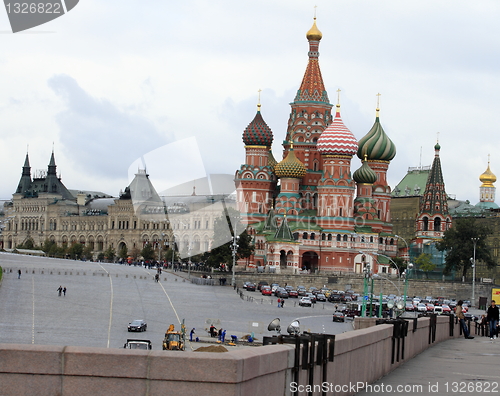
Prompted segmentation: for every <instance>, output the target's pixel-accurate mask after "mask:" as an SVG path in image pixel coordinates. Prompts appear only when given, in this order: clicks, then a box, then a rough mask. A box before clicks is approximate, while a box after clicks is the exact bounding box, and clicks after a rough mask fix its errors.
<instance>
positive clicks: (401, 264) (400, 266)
mask: <svg viewBox="0 0 500 396" xmlns="http://www.w3.org/2000/svg"><path fill="white" fill-rule="evenodd" d="M392 261H394V263H396V265H394V263H393V262H392ZM392 261H391V267H392V268H395V269H397V270H399V272H400V274H399V275H401V274H402V273H403V272H404V270H405V269H406V267H407V266H408V263H407V262H406V261H405V260H404V259H403V257H394V258H393V259H392Z"/></svg>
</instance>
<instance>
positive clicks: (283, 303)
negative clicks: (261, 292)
mask: <svg viewBox="0 0 500 396" xmlns="http://www.w3.org/2000/svg"><path fill="white" fill-rule="evenodd" d="M284 306H285V299H284V298H282V299H281V308H283V307H284Z"/></svg>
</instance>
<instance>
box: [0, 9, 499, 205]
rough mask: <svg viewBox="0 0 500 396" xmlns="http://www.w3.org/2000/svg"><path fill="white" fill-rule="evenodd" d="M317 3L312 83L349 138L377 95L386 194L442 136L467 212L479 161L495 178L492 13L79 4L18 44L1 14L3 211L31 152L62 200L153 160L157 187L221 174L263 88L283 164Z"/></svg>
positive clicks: (234, 156) (115, 183)
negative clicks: (336, 111) (387, 143)
mask: <svg viewBox="0 0 500 396" xmlns="http://www.w3.org/2000/svg"><path fill="white" fill-rule="evenodd" d="M315 5H317V6H318V7H317V25H318V28H319V29H320V30H321V31H322V33H323V39H322V41H321V44H320V66H321V70H322V74H323V79H324V83H325V86H326V88H327V90H328V93H329V97H330V101H331V102H332V103H335V102H336V90H337V89H338V88H340V89H341V90H342V93H341V105H342V118H343V120H344V123H345V124H346V126H347V127H348V128H349V129H350V130H351V131H352V132H353V133H354V135H355V136H356V138H357V139H358V140H359V139H361V138H362V137H363V136H364V135H365V134H366V133H367V132H368V131H369V129H370V128H371V126H372V124H373V122H374V117H375V107H376V94H377V93H378V92H380V93H381V99H380V107H381V112H380V117H381V123H382V125H383V127H384V129H385V131H386V133H387V134H388V136H389V137H390V138H391V139H392V141H393V142H394V143H395V145H396V147H397V154H396V157H395V159H394V160H393V161H392V162H391V165H390V167H389V171H388V181H389V184H390V185H391V186H392V187H394V186H395V185H396V184H397V183H398V182H399V181H400V180H401V179H402V178H403V177H404V175H405V174H406V171H407V169H408V167H415V166H419V165H430V164H431V163H432V160H433V156H434V150H433V146H434V144H435V143H436V138H437V133H438V132H439V143H440V145H441V162H442V168H443V175H444V178H445V183H446V191H447V192H448V194H454V195H456V197H457V199H462V200H466V199H468V200H470V201H471V202H472V203H476V202H477V201H478V200H479V186H480V182H479V180H478V177H479V175H480V174H481V173H483V172H484V171H485V170H486V167H487V161H488V154H491V170H492V171H493V173H495V174H497V175H500V158H499V157H498V155H497V153H498V149H499V148H500V134H499V133H498V131H499V127H500V119H499V118H500V117H499V110H498V109H500V93H499V87H500V59H499V58H500V56H499V54H500V32H499V27H498V26H499V25H498V23H499V22H498V21H499V20H500V2H498V1H497V0H482V1H479V2H471V1H461V0H449V1H435V0H419V1H410V0H405V1H401V0H385V1H384V0H382V1H377V2H375V1H369V0H364V1H360V0H359V1H358V0H349V1H346V0H344V1H339V0H314V1H312V0H240V1H229V0H211V1H206V0H198V1H193V0H185V1H182V2H180V1H179V2H177V1H165V0H141V1H139V0H101V1H97V0H81V1H80V3H79V4H78V5H77V6H76V7H75V8H74V9H73V10H72V11H71V12H69V13H68V14H67V15H64V16H62V17H60V18H58V19H56V20H54V21H52V22H49V23H48V24H45V25H41V26H39V27H36V28H33V29H31V30H28V31H26V32H24V33H16V34H12V33H11V31H10V25H9V22H8V19H7V15H6V12H4V11H0V31H1V33H3V34H1V35H0V40H1V42H2V47H1V48H2V50H1V51H0V87H1V89H0V125H1V127H0V150H1V151H0V165H1V167H2V169H3V172H2V183H1V184H0V198H9V197H11V194H12V193H13V192H14V191H15V189H16V187H17V183H18V181H19V178H20V176H21V170H22V166H23V162H24V157H25V154H26V150H27V149H28V151H29V155H30V161H31V166H32V171H33V172H35V171H36V170H38V169H43V170H46V168H47V165H48V162H49V159H50V154H51V151H52V147H54V152H55V158H56V163H57V166H58V172H60V173H61V175H62V180H63V182H64V183H65V185H66V186H67V187H68V188H70V189H81V190H101V191H103V192H106V193H108V194H111V195H114V196H117V195H118V193H119V191H120V189H124V188H125V186H127V185H128V183H129V177H128V173H129V167H132V169H133V168H134V167H137V166H138V165H137V164H138V162H137V161H139V162H140V163H143V162H144V161H145V158H149V161H150V162H151V161H158V162H159V164H158V163H156V164H151V163H150V164H149V165H148V164H146V165H147V166H148V167H150V168H151V169H153V168H155V167H156V168H161V167H162V164H161V155H151V152H154V153H156V154H161V153H162V152H164V153H166V154H165V155H168V156H169V161H168V162H166V164H168V165H165V166H164V168H163V175H164V176H165V177H168V176H169V175H172V177H174V176H175V180H179V182H181V181H182V180H190V179H192V178H193V177H202V175H204V174H205V173H226V174H231V175H232V174H234V172H235V170H236V169H237V168H239V166H240V164H241V163H243V162H244V159H245V154H244V146H243V142H242V132H243V130H244V128H245V127H246V126H247V125H248V123H249V122H250V121H251V120H252V119H253V117H254V115H255V111H256V104H257V91H258V90H259V89H262V93H261V103H262V115H263V117H264V119H265V120H266V122H267V123H268V125H269V126H270V127H271V129H272V131H273V133H274V137H275V141H274V144H273V151H274V155H275V157H276V158H277V159H278V160H279V159H281V157H282V148H281V145H280V144H281V142H282V141H283V139H284V137H285V132H286V126H287V120H288V115H289V111H290V107H289V103H290V102H291V101H292V100H293V99H294V96H295V93H296V91H297V89H298V87H299V85H300V82H301V80H302V77H303V74H304V71H305V68H306V65H307V59H308V58H307V52H308V43H307V40H306V37H305V34H306V32H307V30H309V28H310V27H311V25H312V21H313V14H314V6H315ZM183 139H186V140H184V143H181V145H183V148H182V149H179V150H177V149H175V150H172V149H170V150H165V151H163V146H164V145H167V144H171V143H175V142H177V144H179V141H181V140H183ZM28 145H29V148H28ZM176 147H177V146H176ZM158 149H160V150H158ZM154 150H156V151H154ZM158 159H159V160H158ZM141 161H142V162H141ZM172 164H173V165H172ZM187 164H189V165H190V166H186V165H187ZM183 166H186V167H187V169H189V171H188V172H187V173H186V174H185V175H184V174H182V173H180V172H182V168H183ZM359 166H360V163H359V160H358V159H357V158H356V157H355V158H354V159H353V166H352V170H353V171H354V170H355V169H357V168H358V167H359ZM203 167H204V169H203ZM193 168H196V170H195V171H194V172H193ZM154 182H155V180H154V178H153V183H154ZM497 202H498V200H497Z"/></svg>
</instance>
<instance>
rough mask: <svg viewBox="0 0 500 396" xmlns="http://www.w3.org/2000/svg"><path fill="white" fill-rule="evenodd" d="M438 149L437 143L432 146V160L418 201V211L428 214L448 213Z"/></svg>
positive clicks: (439, 147)
mask: <svg viewBox="0 0 500 396" xmlns="http://www.w3.org/2000/svg"><path fill="white" fill-rule="evenodd" d="M440 149H441V146H440V145H439V144H436V145H435V146H434V150H435V155H434V161H433V163H432V168H431V171H430V172H429V177H428V178H427V183H426V185H425V192H424V196H423V197H422V200H421V203H420V212H421V213H427V214H429V215H434V214H442V215H444V216H446V215H447V214H448V202H447V199H448V195H447V194H446V191H445V186H444V178H443V172H442V170H441V160H440V158H439V150H440Z"/></svg>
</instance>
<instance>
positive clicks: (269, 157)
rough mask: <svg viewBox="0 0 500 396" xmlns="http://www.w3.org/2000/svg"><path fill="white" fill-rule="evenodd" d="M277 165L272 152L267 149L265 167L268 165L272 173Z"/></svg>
mask: <svg viewBox="0 0 500 396" xmlns="http://www.w3.org/2000/svg"><path fill="white" fill-rule="evenodd" d="M277 164H278V161H276V159H275V158H274V155H273V151H272V150H271V149H269V154H268V155H267V165H269V166H270V167H271V169H272V171H273V172H274V168H275V167H276V165H277Z"/></svg>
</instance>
